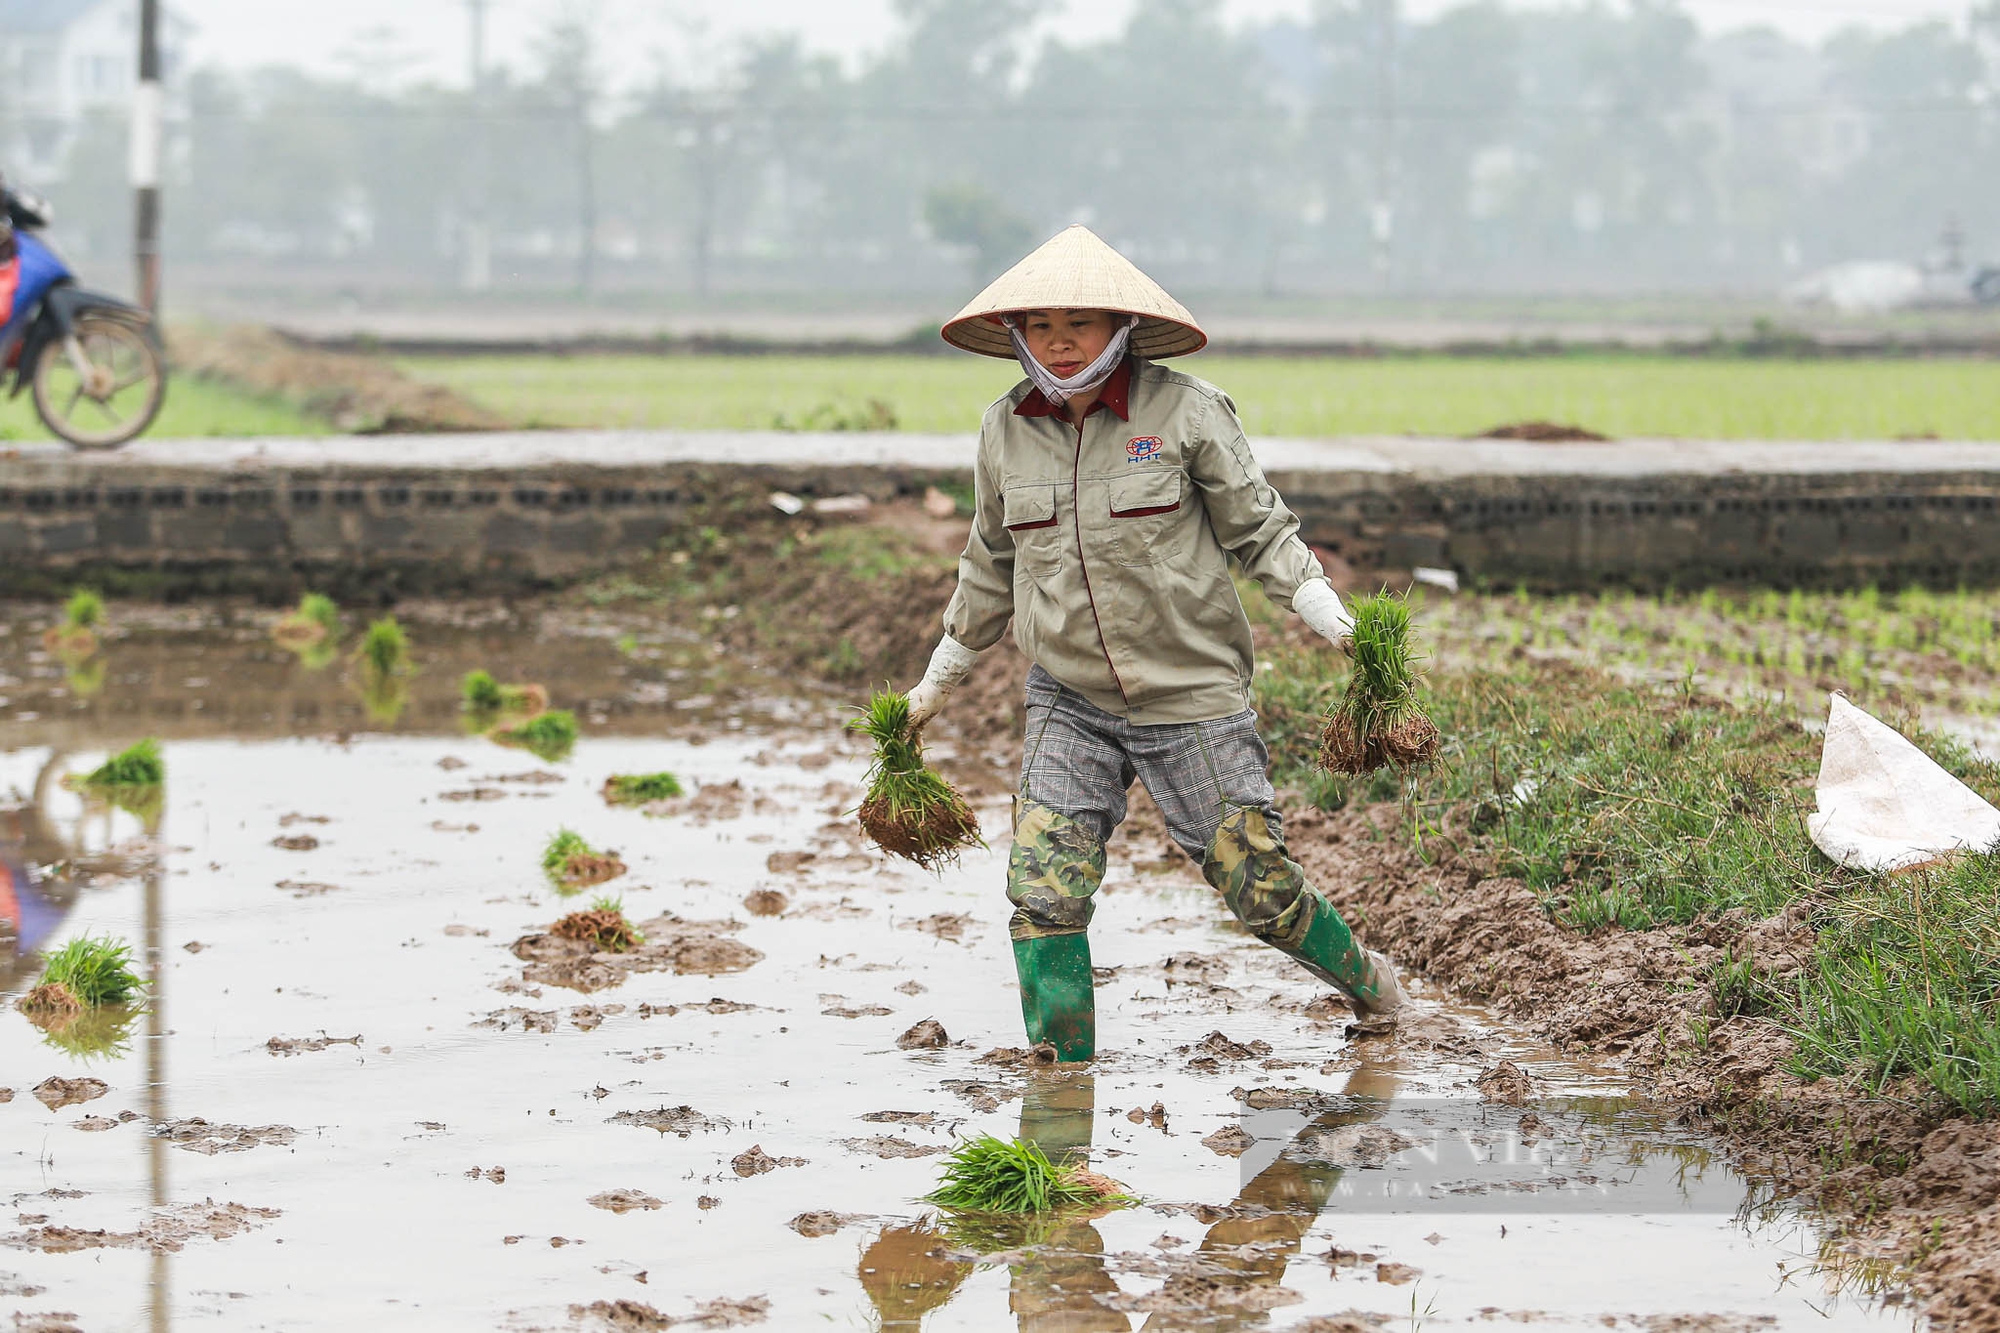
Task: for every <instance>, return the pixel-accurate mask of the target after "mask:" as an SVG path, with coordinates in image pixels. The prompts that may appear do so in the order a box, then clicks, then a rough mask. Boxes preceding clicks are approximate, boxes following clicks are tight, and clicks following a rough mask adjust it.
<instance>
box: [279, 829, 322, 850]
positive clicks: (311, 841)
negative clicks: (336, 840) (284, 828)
mask: <svg viewBox="0 0 2000 1333" xmlns="http://www.w3.org/2000/svg"><path fill="white" fill-rule="evenodd" d="M271 845H272V846H273V847H276V848H279V849H280V850H282V851H287V852H310V851H315V850H317V849H318V847H319V839H318V838H315V837H314V836H313V835H312V834H310V833H280V834H279V835H278V836H277V837H275V838H273V839H271Z"/></svg>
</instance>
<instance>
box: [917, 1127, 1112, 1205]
mask: <svg viewBox="0 0 2000 1333" xmlns="http://www.w3.org/2000/svg"><path fill="white" fill-rule="evenodd" d="M924 1200H925V1202H927V1203H934V1204H937V1205H938V1206H939V1207H941V1208H949V1209H952V1210H954V1211H961V1212H977V1213H1050V1212H1054V1211H1056V1210H1057V1209H1060V1208H1096V1207H1102V1206H1104V1205H1107V1204H1109V1205H1114V1206H1115V1205H1121V1204H1126V1203H1130V1202H1131V1201H1132V1200H1131V1199H1130V1197H1129V1196H1127V1195H1126V1194H1125V1193H1124V1191H1123V1189H1122V1188H1121V1187H1120V1186H1119V1184H1118V1182H1117V1181H1115V1180H1110V1179H1107V1178H1106V1177H1104V1176H1100V1175H1098V1174H1097V1173H1096V1172H1095V1171H1092V1170H1090V1169H1089V1168H1087V1167H1085V1166H1083V1165H1081V1164H1080V1163H1076V1162H1063V1163H1061V1164H1060V1165H1058V1164H1056V1163H1054V1162H1051V1161H1050V1160H1049V1158H1048V1154H1047V1153H1045V1152H1043V1151H1042V1149H1041V1146H1040V1145H1039V1144H1036V1143H1033V1142H1024V1141H1023V1140H1020V1139H1015V1140H1014V1141H1012V1142H1011V1143H1010V1142H1007V1141H1006V1140H1003V1139H997V1138H995V1137H994V1136H993V1135H991V1134H981V1135H980V1136H979V1137H978V1138H976V1139H967V1140H966V1141H965V1142H964V1143H961V1144H959V1145H958V1147H957V1148H956V1149H954V1150H953V1152H952V1154H951V1155H950V1156H949V1157H947V1158H945V1159H944V1180H943V1182H942V1183H940V1184H939V1185H938V1187H937V1188H936V1189H934V1190H932V1191H931V1192H930V1193H929V1194H926V1195H925V1196H924Z"/></svg>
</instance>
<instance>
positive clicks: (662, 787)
mask: <svg viewBox="0 0 2000 1333" xmlns="http://www.w3.org/2000/svg"><path fill="white" fill-rule="evenodd" d="M683 794H684V792H683V790H682V788H681V780H680V779H679V778H677V777H675V776H674V775H673V774H671V773H614V774H612V775H611V776H610V777H608V778H606V779H605V780H604V800H605V802H606V803H607V804H609V805H646V804H649V803H651V802H653V801H665V800H671V799H672V798H673V797H676V796H680V795H683Z"/></svg>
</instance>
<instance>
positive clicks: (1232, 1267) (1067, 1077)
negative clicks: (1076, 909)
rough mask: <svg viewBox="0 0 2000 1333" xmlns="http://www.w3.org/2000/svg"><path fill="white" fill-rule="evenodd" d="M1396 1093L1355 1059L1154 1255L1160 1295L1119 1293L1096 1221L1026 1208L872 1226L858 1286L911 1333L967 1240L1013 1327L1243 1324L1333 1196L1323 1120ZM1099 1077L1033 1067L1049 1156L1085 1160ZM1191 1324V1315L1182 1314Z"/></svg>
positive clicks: (1072, 1330) (1357, 1120)
mask: <svg viewBox="0 0 2000 1333" xmlns="http://www.w3.org/2000/svg"><path fill="white" fill-rule="evenodd" d="M1395 1090H1396V1079H1395V1076H1394V1075H1393V1073H1391V1072H1389V1071H1388V1070H1387V1069H1384V1068H1382V1067H1379V1066H1371V1065H1363V1066H1362V1067H1361V1068H1359V1069H1357V1070H1355V1071H1354V1072H1353V1073H1352V1074H1351V1075H1349V1077H1348V1080H1347V1084H1346V1087H1345V1088H1344V1089H1343V1090H1342V1097H1341V1105H1340V1107H1339V1108H1338V1109H1335V1110H1329V1111H1326V1112H1323V1113H1322V1114H1320V1115H1319V1116H1317V1117H1315V1118H1314V1119H1312V1120H1309V1121H1307V1122H1306V1123H1305V1124H1304V1125H1303V1126H1301V1127H1300V1128H1299V1130H1298V1132H1297V1133H1296V1134H1295V1135H1293V1137H1292V1140H1291V1142H1290V1143H1289V1144H1287V1145H1286V1146H1285V1148H1284V1150H1283V1151H1281V1152H1280V1153H1278V1155H1277V1156H1276V1157H1275V1158H1273V1159H1272V1161H1271V1162H1270V1163H1269V1164H1268V1165H1267V1166H1265V1167H1264V1168H1263V1169H1262V1170H1260V1171H1259V1172H1258V1173H1257V1174H1256V1175H1255V1176H1253V1177H1252V1178H1251V1179H1250V1180H1248V1181H1246V1182H1245V1183H1244V1184H1243V1186H1242V1188H1241V1189H1239V1190H1238V1191H1237V1194H1236V1197H1235V1198H1234V1199H1232V1200H1231V1201H1230V1202H1229V1204H1227V1205H1226V1206H1225V1207H1223V1208H1221V1209H1219V1210H1217V1211H1219V1212H1221V1213H1222V1214H1223V1216H1222V1217H1220V1218H1219V1219H1218V1220H1217V1221H1216V1222H1215V1223H1214V1224H1213V1225H1211V1226H1210V1227H1209V1229H1208V1232H1207V1234H1205V1235H1204V1236H1203V1237H1202V1240H1201V1244H1200V1245H1199V1246H1198V1247H1196V1249H1195V1250H1194V1251H1193V1252H1192V1253H1190V1254H1187V1255H1182V1256H1163V1258H1162V1260H1161V1263H1162V1264H1163V1265H1164V1266H1165V1267H1166V1268H1167V1271H1168V1273H1169V1276H1168V1278H1167V1281H1166V1283H1165V1285H1164V1286H1163V1287H1162V1288H1161V1292H1160V1294H1159V1298H1157V1299H1155V1298H1143V1299H1141V1300H1138V1301H1133V1300H1119V1299H1117V1298H1118V1296H1119V1287H1118V1280H1117V1277H1116V1275H1115V1274H1114V1273H1113V1272H1112V1270H1111V1267H1110V1265H1109V1264H1108V1263H1107V1260H1106V1255H1105V1253H1104V1238H1103V1236H1102V1235H1100V1234H1099V1232H1098V1230H1097V1226H1096V1218H1097V1217H1099V1216H1102V1214H1101V1213H1097V1214H1091V1213H1082V1212H1072V1213H1068V1214H1058V1215H1055V1216H1043V1217H1032V1218H1006V1219H1002V1218H994V1217H974V1216H967V1215H961V1216H955V1217H951V1218H949V1219H947V1220H946V1221H944V1222H942V1223H940V1222H939V1221H938V1220H937V1219H934V1218H927V1219H925V1220H924V1221H922V1222H919V1223H917V1224H915V1225H912V1226H902V1227H891V1228H888V1229H887V1230H884V1231H883V1232H882V1234H881V1235H880V1236H879V1237H877V1239H876V1240H875V1242H874V1243H873V1244H872V1245H870V1246H869V1247H868V1249H867V1250H865V1251H863V1253H862V1255H861V1263H860V1274H859V1275H860V1279H861V1287H862V1290H863V1291H865V1292H866V1293H867V1294H868V1298H869V1300H870V1301H871V1302H872V1303H873V1304H874V1306H875V1310H876V1313H877V1314H878V1315H879V1316H880V1317H881V1320H882V1328H883V1329H884V1330H892V1329H909V1330H915V1329H916V1328H917V1326H918V1323H919V1321H921V1320H922V1318H923V1317H924V1316H925V1315H926V1314H928V1313H930V1312H931V1311H933V1310H936V1309H938V1308H940V1307H941V1306H943V1305H945V1304H946V1303H947V1302H948V1301H950V1300H951V1298H952V1296H953V1295H954V1294H955V1293H956V1292H957V1291H958V1288H959V1287H960V1286H961V1285H962V1284H963V1283H964V1281H965V1280H966V1278H968V1277H969V1276H971V1274H972V1272H973V1269H974V1267H975V1265H974V1263H972V1262H970V1261H968V1260H967V1259H965V1258H962V1257H961V1256H962V1255H963V1254H964V1253H965V1252H966V1251H967V1250H970V1251H974V1252H977V1253H982V1254H994V1255H996V1256H997V1255H1000V1254H1003V1253H1004V1255H1005V1261H1006V1263H1007V1267H1008V1271H1009V1274H1010V1278H1011V1280H1010V1282H1009V1291H1008V1307H1009V1309H1011V1310H1012V1311H1013V1314H1014V1319H1015V1323H1016V1326H1017V1327H1018V1328H1019V1329H1021V1330H1022V1333H1111V1331H1112V1330H1117V1331H1118V1333H1125V1331H1126V1330H1129V1329H1130V1328H1131V1326H1132V1325H1131V1321H1130V1319H1129V1318H1128V1317H1127V1316H1126V1315H1125V1314H1123V1313H1121V1312H1120V1308H1119V1307H1121V1306H1122V1307H1123V1308H1124V1309H1148V1310H1151V1312H1152V1313H1151V1314H1150V1315H1149V1317H1148V1318H1147V1320H1146V1323H1145V1325H1144V1326H1145V1327H1146V1328H1148V1329H1156V1330H1170V1329H1177V1328H1185V1327H1196V1326H1198V1327H1200V1328H1203V1329H1247V1328H1253V1327H1259V1326H1262V1325H1264V1324H1265V1323H1267V1322H1268V1320H1269V1315H1268V1313H1267V1310H1268V1308H1269V1306H1270V1305H1275V1304H1280V1303H1282V1302H1281V1301H1269V1302H1266V1301H1261V1300H1259V1299H1258V1295H1259V1290H1260V1289H1264V1290H1271V1289H1275V1288H1276V1287H1277V1286H1278V1285H1279V1283H1280V1282H1281V1281H1282V1280H1283V1279H1284V1276H1285V1270H1286V1268H1287V1267H1288V1266H1289V1265H1290V1264H1291V1261H1292V1259H1293V1258H1294V1257H1295V1256H1296V1255H1297V1254H1298V1252H1299V1250H1300V1247H1301V1246H1302V1245H1303V1243H1304V1241H1305V1237H1306V1235H1307V1233H1308V1232H1310V1231H1311V1230H1312V1228H1313V1225H1314V1223H1315V1222H1317V1221H1318V1219H1319V1215H1320V1213H1321V1212H1322V1211H1323V1210H1324V1209H1325V1208H1326V1205H1327V1202H1328V1200H1329V1199H1331V1198H1332V1197H1333V1194H1334V1190H1335V1187H1336V1186H1337V1185H1338V1184H1339V1181H1340V1178H1341V1173H1342V1170H1343V1168H1341V1167H1339V1166H1334V1165H1332V1164H1330V1163H1328V1162H1326V1161H1324V1160H1322V1159H1320V1158H1318V1157H1317V1156H1315V1146H1316V1145H1317V1144H1318V1143H1320V1142H1321V1141H1322V1139H1324V1138H1325V1137H1326V1136H1328V1135H1330V1134H1331V1133H1332V1132H1333V1131H1335V1130H1338V1129H1342V1128H1345V1127H1350V1126H1354V1125H1359V1124H1364V1123H1367V1122H1369V1121H1372V1120H1375V1119H1377V1118H1379V1117H1380V1116H1381V1114H1382V1113H1383V1112H1384V1111H1385V1110H1386V1109H1387V1108H1388V1106H1389V1102H1390V1098H1391V1097H1392V1096H1393V1095H1394V1093H1395ZM1096 1110H1097V1083H1096V1080H1095V1079H1094V1078H1092V1077H1091V1076H1090V1075H1089V1074H1072V1073H1057V1072H1053V1071H1041V1070H1038V1071H1036V1072H1035V1073H1034V1074H1033V1075H1031V1076H1030V1083H1029V1087H1028V1092H1027V1095H1026V1097H1025V1099H1024V1100H1023V1101H1022V1104H1021V1129H1020V1135H1019V1137H1020V1138H1021V1139H1023V1140H1024V1141H1027V1142H1032V1143H1035V1144H1037V1145H1038V1146H1040V1148H1041V1149H1042V1151H1043V1152H1044V1153H1046V1154H1047V1155H1048V1157H1049V1160H1050V1161H1055V1162H1060V1161H1063V1160H1065V1159H1067V1160H1070V1161H1078V1162H1085V1163H1087V1162H1088V1161H1089V1160H1090V1146H1091V1131H1092V1126H1093V1125H1094V1123H1095V1119H1096ZM1190 1321H1192V1322H1190Z"/></svg>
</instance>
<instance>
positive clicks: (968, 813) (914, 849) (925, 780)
mask: <svg viewBox="0 0 2000 1333" xmlns="http://www.w3.org/2000/svg"><path fill="white" fill-rule="evenodd" d="M847 725H848V727H849V728H850V729H851V730H854V731H858V732H860V733H862V734H863V735H865V736H867V737H868V738H869V739H870V740H872V741H874V742H875V762H874V764H873V766H872V767H870V768H869V770H868V792H867V795H865V796H864V797H862V800H861V807H860V809H859V811H858V812H857V813H858V814H859V816H860V819H861V831H862V832H863V833H865V834H867V835H868V838H869V840H870V841H871V842H873V843H874V844H875V845H876V846H877V847H880V848H881V849H882V850H883V851H885V852H888V853H890V854H892V855H895V856H901V857H904V858H906V859H908V860H911V861H915V862H916V863H917V864H918V865H920V866H922V867H923V868H924V869H926V870H937V869H940V868H942V867H943V866H946V865H949V864H951V863H952V862H953V861H955V860H957V859H958V854H959V852H960V851H962V850H963V849H965V848H967V847H979V846H983V845H984V844H983V843H982V841H981V840H980V836H979V820H978V818H977V817H976V816H974V814H973V813H972V807H971V806H969V805H967V804H966V803H965V798H964V797H963V796H961V795H960V794H959V791H958V788H956V787H954V786H952V785H951V783H950V782H948V781H946V780H945V778H944V777H943V776H942V775H941V774H939V773H938V772H937V771H936V770H934V769H932V768H931V767H930V766H929V765H927V764H925V763H924V753H923V743H922V741H921V740H920V739H918V738H917V737H916V736H914V735H912V734H911V732H910V700H909V697H908V696H907V695H902V694H897V693H895V692H894V691H891V690H885V691H880V692H878V693H876V694H875V695H874V696H873V697H872V698H870V699H869V701H868V706H867V707H866V708H864V709H862V710H861V716H860V717H857V718H855V719H853V720H852V721H850V722H849V723H848V724H847Z"/></svg>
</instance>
